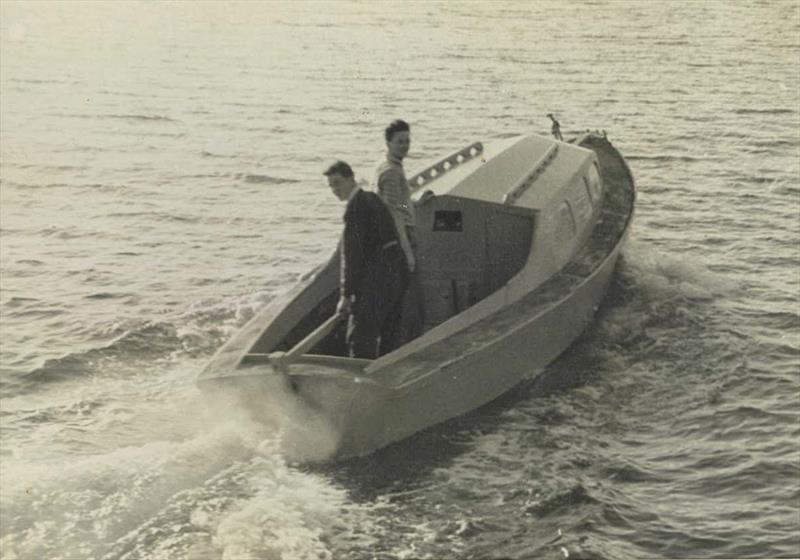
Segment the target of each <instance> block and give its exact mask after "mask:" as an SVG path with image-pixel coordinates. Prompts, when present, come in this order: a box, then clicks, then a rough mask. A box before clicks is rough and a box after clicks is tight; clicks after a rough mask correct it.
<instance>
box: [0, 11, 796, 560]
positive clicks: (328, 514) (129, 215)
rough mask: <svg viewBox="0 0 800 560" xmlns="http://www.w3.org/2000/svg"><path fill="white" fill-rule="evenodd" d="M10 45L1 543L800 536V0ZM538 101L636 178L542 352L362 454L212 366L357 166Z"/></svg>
mask: <svg viewBox="0 0 800 560" xmlns="http://www.w3.org/2000/svg"><path fill="white" fill-rule="evenodd" d="M0 38H1V40H2V48H0V132H1V133H2V142H1V143H0V158H1V159H0V163H1V167H0V228H1V229H0V314H1V315H0V317H1V319H0V352H1V353H0V365H1V366H2V371H0V394H1V395H2V400H1V401H0V436H1V439H0V556H2V558H3V559H4V560H16V559H19V560H55V559H64V560H73V559H76V560H77V559H97V560H112V559H113V560H116V559H119V560H161V559H163V560H167V559H169V560H184V559H185V560H189V559H192V560H211V559H220V560H245V559H253V560H255V559H259V560H295V559H297V560H301V559H303V560H305V559H330V560H340V559H342V560H347V559H354V560H361V559H364V560H368V559H369V560H393V559H414V558H425V559H474V560H483V559H500V558H508V559H539V558H541V559H545V560H555V559H565V558H583V559H598V560H600V559H603V560H626V559H644V558H732V557H735V558H786V557H800V62H799V61H800V3H798V2H797V1H796V0H789V1H781V0H775V1H755V0H737V1H718V0H707V1H703V2H701V1H688V0H687V1H671V2H667V1H655V0H653V1H610V0H608V1H570V2H546V1H535V2H533V1H532V2H500V1H491V2H490V1H476V2H466V1H464V2H367V1H354V2H351V1H336V2H210V1H204V2H188V1H186V2H183V1H181V2H122V1H120V2H102V3H101V2H92V3H83V2H44V1H39V2H32V1H31V2H14V1H8V0H3V1H2V2H0ZM547 113H554V114H555V115H556V116H557V118H558V119H559V120H560V121H561V125H562V130H563V131H564V133H565V135H566V136H574V135H575V134H578V133H580V132H581V131H584V130H586V129H592V130H594V129H600V130H605V131H606V132H607V134H608V137H609V139H610V140H611V141H612V142H613V143H614V144H615V145H616V146H617V147H618V148H619V149H620V150H621V151H622V153H623V154H625V155H626V157H627V159H628V160H629V163H630V166H631V168H632V169H633V172H634V174H635V177H636V180H637V184H638V201H637V209H636V218H635V224H634V228H633V230H632V232H631V236H630V239H629V243H628V245H627V247H626V249H625V252H624V258H623V260H622V262H621V264H620V266H619V269H618V271H617V274H616V276H615V280H614V281H613V284H612V286H611V289H610V293H609V295H608V298H607V300H606V302H605V304H604V305H603V307H602V308H601V309H600V311H599V314H598V316H597V318H596V321H595V322H594V323H593V325H592V326H591V328H590V329H589V330H588V331H587V332H586V333H585V334H584V335H583V336H582V337H581V338H580V339H579V340H578V341H577V342H576V344H575V345H574V346H573V347H572V348H570V349H569V350H568V351H567V352H566V353H565V354H564V355H563V356H562V357H561V358H560V359H558V360H557V361H556V362H555V363H553V364H552V365H551V366H550V367H549V368H548V369H547V370H546V371H545V373H544V374H543V376H544V377H542V378H539V379H538V380H537V379H534V380H530V381H526V382H524V383H523V384H522V385H520V386H519V387H518V388H517V389H515V390H514V391H512V392H511V393H509V394H508V395H506V396H505V397H503V398H501V399H500V400H498V401H496V402H494V403H492V404H490V405H488V406H485V407H483V408H481V409H479V410H477V411H475V412H473V413H471V414H469V415H467V416H465V417H462V418H457V419H455V420H452V421H450V422H448V423H446V424H443V425H441V426H437V427H435V428H433V429H431V430H428V431H426V432H424V433H421V434H418V435H417V436H415V437H412V438H410V439H409V440H407V441H404V442H402V443H400V444H398V445H395V446H392V447H390V448H389V449H386V450H384V451H381V452H379V453H376V454H374V455H372V456H370V457H367V458H364V459H360V460H354V461H348V462H345V463H338V464H329V463H324V462H323V463H317V462H313V461H311V462H310V461H309V459H311V458H312V457H310V456H305V455H304V454H303V453H301V452H297V451H296V452H294V453H292V452H289V451H287V449H289V448H288V447H287V446H286V445H285V442H282V437H283V436H282V433H283V432H282V431H281V430H276V429H275V427H274V426H273V427H270V426H267V425H264V424H258V423H255V422H253V421H252V420H251V419H250V418H249V417H248V415H247V414H246V413H245V412H244V411H242V410H238V409H236V408H233V407H215V406H213V403H211V404H209V402H208V398H207V397H204V396H203V395H202V394H201V393H200V392H199V391H198V389H197V388H196V387H195V384H194V380H195V377H196V375H197V373H198V372H199V370H200V369H201V368H202V367H203V365H204V364H205V363H206V362H207V361H208V359H209V357H210V356H211V355H212V354H213V352H214V351H215V350H216V349H217V348H219V347H220V345H221V344H222V343H223V342H224V341H225V340H226V339H227V338H228V337H229V336H231V334H232V333H233V332H235V331H236V330H237V329H238V328H240V327H241V326H242V325H243V324H244V323H245V322H246V321H247V319H248V318H250V317H252V316H253V314H254V312H255V311H256V310H258V309H260V308H261V307H263V306H264V305H265V304H267V303H268V302H269V301H270V300H272V299H273V298H274V297H276V296H277V295H279V294H281V293H283V292H284V291H285V290H287V289H288V288H290V287H291V286H292V285H294V283H295V282H296V281H297V279H298V277H299V276H300V275H301V274H303V273H304V272H306V271H308V270H309V269H311V268H312V267H313V266H316V265H317V264H319V263H320V262H321V261H322V260H323V259H325V258H327V257H328V256H329V255H330V254H331V251H332V250H333V248H334V246H335V243H336V240H337V237H338V234H339V230H340V227H341V212H342V207H341V204H340V203H339V202H338V201H337V200H335V199H334V197H333V196H332V195H331V193H330V191H329V190H328V188H327V187H326V185H325V182H324V180H323V179H324V177H322V176H321V172H322V171H323V170H324V169H325V168H326V167H327V165H328V164H329V163H330V162H331V161H333V160H334V159H336V158H344V159H346V160H347V161H349V162H350V163H351V164H352V165H353V167H354V169H355V170H356V174H357V175H358V177H359V180H360V181H362V182H363V183H365V184H366V183H369V181H370V180H371V178H372V173H373V170H374V167H375V165H376V164H377V163H378V162H379V160H380V159H381V157H382V154H383V152H384V144H383V139H382V130H383V128H384V127H385V126H386V124H387V123H388V122H389V121H390V120H392V119H395V118H404V119H405V120H407V121H408V122H410V123H411V127H412V147H411V153H410V155H409V158H408V160H407V163H406V168H407V169H408V171H409V173H411V172H413V171H414V170H415V169H418V168H419V167H420V166H421V165H423V164H424V163H425V162H426V161H429V160H430V159H433V158H436V157H438V156H441V155H444V154H446V153H450V152H452V151H454V150H456V149H458V148H461V147H463V146H466V145H467V144H469V143H471V142H473V141H476V140H483V141H489V140H491V139H492V138H493V137H496V136H500V135H506V134H510V133H527V132H540V133H545V134H547V133H549V121H548V119H547V117H546V115H547ZM211 399H212V400H213V396H212V397H211ZM294 449H295V450H298V449H302V446H300V447H297V446H295V447H294ZM313 458H314V459H318V457H313Z"/></svg>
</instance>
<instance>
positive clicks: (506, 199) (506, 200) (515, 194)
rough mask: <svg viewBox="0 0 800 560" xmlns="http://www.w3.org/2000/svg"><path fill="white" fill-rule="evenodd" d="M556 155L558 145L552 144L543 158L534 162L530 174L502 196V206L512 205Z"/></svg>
mask: <svg viewBox="0 0 800 560" xmlns="http://www.w3.org/2000/svg"><path fill="white" fill-rule="evenodd" d="M557 153H558V144H553V145H552V146H550V148H549V149H548V150H547V152H545V154H544V156H542V157H541V159H539V161H537V162H536V165H534V166H533V169H532V170H531V172H530V173H528V174H527V175H525V177H523V178H522V179H520V181H519V182H518V183H517V184H516V185H514V188H512V189H511V190H509V191H508V192H507V193H506V194H505V195H503V204H509V205H511V204H514V203H515V202H516V201H517V199H518V198H519V197H520V196H522V193H524V192H525V191H526V190H528V188H529V187H530V186H531V185H532V184H533V182H534V181H535V180H536V179H537V178H538V177H539V175H541V174H542V172H544V170H545V169H547V166H548V165H550V162H552V161H553V158H555V157H556V154H557Z"/></svg>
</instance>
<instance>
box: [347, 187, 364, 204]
mask: <svg viewBox="0 0 800 560" xmlns="http://www.w3.org/2000/svg"><path fill="white" fill-rule="evenodd" d="M360 190H361V187H359V186H356V188H354V189H353V190H352V191H350V194H349V195H347V204H349V203H350V201H351V200H353V198H355V196H356V195H357V194H358V191H360Z"/></svg>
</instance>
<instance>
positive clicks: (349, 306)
mask: <svg viewBox="0 0 800 560" xmlns="http://www.w3.org/2000/svg"><path fill="white" fill-rule="evenodd" d="M352 311H353V300H352V297H347V296H342V297H341V298H339V303H338V304H337V305H336V313H337V314H338V315H339V316H340V317H347V316H348V315H350V313H351V312H352Z"/></svg>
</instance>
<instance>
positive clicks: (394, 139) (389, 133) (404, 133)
mask: <svg viewBox="0 0 800 560" xmlns="http://www.w3.org/2000/svg"><path fill="white" fill-rule="evenodd" d="M384 138H385V139H386V160H385V161H383V162H382V163H381V164H380V165H379V166H378V169H377V171H376V173H375V190H376V191H377V192H378V196H380V197H381V200H383V202H384V203H386V206H388V208H389V211H390V212H391V213H392V218H394V223H395V225H396V226H397V233H398V236H399V238H400V244H401V246H402V248H403V253H404V254H405V256H406V261H407V262H408V269H409V271H410V272H411V279H410V281H409V289H408V290H407V293H406V294H405V298H404V299H405V302H404V305H403V321H402V324H401V326H400V333H399V336H400V340H399V342H401V343H405V342H408V341H409V340H412V339H414V338H416V337H417V336H419V334H420V332H421V325H422V321H423V319H422V317H423V312H422V307H421V306H422V299H421V297H420V288H419V281H418V276H417V274H415V270H417V233H416V217H415V215H414V204H413V203H412V201H411V189H409V187H408V181H407V180H406V172H405V170H404V169H403V158H405V157H406V155H408V150H409V148H410V147H411V127H410V126H409V125H408V123H407V122H405V121H403V120H400V119H397V120H395V121H392V122H391V123H390V124H389V126H387V127H386V129H385V130H384Z"/></svg>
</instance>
